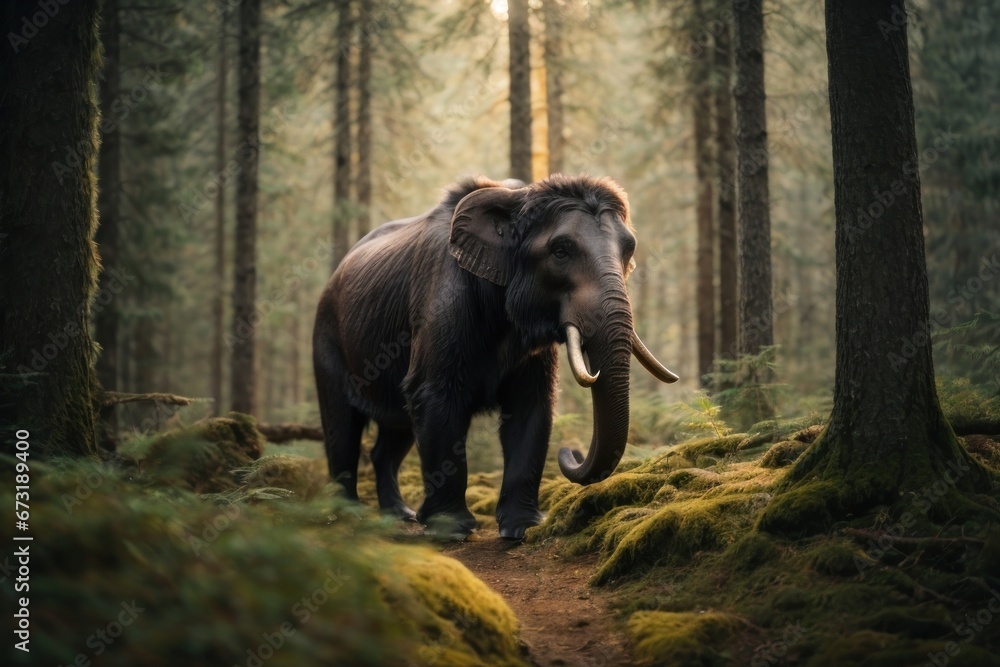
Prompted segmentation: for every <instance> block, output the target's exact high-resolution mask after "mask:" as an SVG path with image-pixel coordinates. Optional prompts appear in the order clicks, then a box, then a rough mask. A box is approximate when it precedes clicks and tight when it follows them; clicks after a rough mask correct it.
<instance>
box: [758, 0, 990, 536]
mask: <svg viewBox="0 0 1000 667" xmlns="http://www.w3.org/2000/svg"><path fill="white" fill-rule="evenodd" d="M905 16H906V14H905V9H904V6H903V2H902V0H836V1H835V2H834V1H828V2H827V3H826V28H827V54H828V57H829V82H830V84H829V85H830V116H831V127H832V134H833V167H834V195H835V205H836V220H837V233H836V256H837V308H836V312H837V325H836V330H837V366H836V380H835V382H834V395H833V402H834V403H833V411H832V413H831V414H830V419H829V422H828V425H827V428H826V431H825V432H824V433H823V435H822V436H821V437H820V438H819V440H818V441H817V442H816V443H815V444H814V445H813V447H812V448H811V449H810V450H809V451H808V452H807V453H806V454H805V455H804V456H803V457H802V458H801V459H800V460H799V462H798V463H797V464H796V466H795V468H794V469H793V470H792V471H791V473H790V474H789V477H788V481H789V482H790V483H791V485H790V488H786V489H785V490H784V492H783V493H781V494H780V495H778V496H776V498H775V500H774V501H773V502H772V504H771V505H770V506H769V507H768V508H767V510H766V512H765V515H764V517H763V518H762V523H761V525H762V526H763V527H765V528H768V529H775V530H780V531H783V532H798V533H804V532H816V531H824V532H825V531H826V530H827V528H828V527H829V526H830V525H831V524H832V523H833V522H834V521H836V520H839V519H843V518H847V517H848V516H857V515H858V514H859V513H861V512H863V511H865V510H867V509H870V508H872V507H874V506H876V505H883V504H890V505H891V504H895V503H905V504H906V505H907V506H912V507H914V508H917V511H929V508H927V509H925V510H919V505H918V504H917V503H916V502H915V500H914V499H922V500H926V499H927V493H926V491H927V490H928V489H938V488H939V487H938V486H937V485H943V486H942V488H943V489H945V490H944V491H942V492H941V493H937V491H935V492H934V493H932V494H931V497H935V498H941V500H934V501H932V502H933V503H934V504H935V505H938V504H939V503H940V505H938V508H939V509H940V506H941V505H944V506H945V507H944V508H943V509H944V510H945V511H949V510H950V511H951V512H953V511H954V509H955V508H958V507H963V508H968V507H970V506H971V505H972V503H971V502H970V500H969V499H964V502H962V501H957V500H956V498H955V496H956V490H962V491H977V490H980V491H985V490H988V489H989V488H990V479H989V475H988V473H986V471H985V470H984V469H983V468H982V467H981V466H980V465H979V464H977V463H976V462H975V461H973V460H971V459H970V458H969V456H968V454H967V453H966V452H965V451H964V449H963V448H962V447H961V446H960V445H959V444H958V441H957V439H956V437H955V434H954V432H953V431H952V429H951V426H950V425H949V424H948V422H947V420H946V419H945V418H944V415H943V414H942V412H941V407H940V405H939V403H938V399H937V393H936V391H935V388H934V366H933V361H932V358H931V346H930V341H929V333H930V332H929V328H928V318H929V305H928V291H927V265H926V260H925V257H924V237H923V220H922V215H921V208H920V177H919V174H913V175H912V176H910V175H909V172H908V171H907V169H906V165H907V164H916V163H917V143H916V136H915V132H914V116H913V113H914V112H913V92H912V89H911V88H910V74H909V61H908V57H907V38H906V27H905V22H903V21H901V20H900V17H905ZM885 26H888V27H889V29H888V30H884V27H885ZM904 175H905V176H904ZM806 494H810V495H808V496H807V495H806ZM929 504H930V503H929ZM949 513H950V512H949ZM940 514H943V513H940ZM932 518H933V515H932ZM951 519H952V517H949V521H950V520H951ZM994 520H995V513H994Z"/></svg>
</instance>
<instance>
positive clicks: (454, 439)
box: [411, 399, 478, 538]
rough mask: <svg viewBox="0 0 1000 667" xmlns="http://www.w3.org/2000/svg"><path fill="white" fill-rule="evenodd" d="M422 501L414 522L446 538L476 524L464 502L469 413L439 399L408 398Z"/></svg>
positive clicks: (468, 529) (459, 535) (463, 532)
mask: <svg viewBox="0 0 1000 667" xmlns="http://www.w3.org/2000/svg"><path fill="white" fill-rule="evenodd" d="M414 405H415V406H416V407H415V409H413V410H412V417H413V422H414V424H413V425H414V432H415V434H416V437H417V451H418V453H419V454H420V467H421V471H422V473H423V478H424V502H423V505H421V507H420V509H419V510H418V511H417V521H419V522H420V523H422V524H424V525H425V526H428V527H430V528H431V529H432V531H433V532H435V533H439V534H442V535H445V536H447V537H462V538H464V537H466V536H467V535H469V534H470V533H472V531H474V530H475V529H476V528H477V526H478V524H477V522H476V518H475V517H474V516H473V515H472V512H470V511H469V508H468V506H467V505H466V504H465V490H466V487H467V485H468V481H469V480H468V477H469V468H468V462H467V460H466V455H465V438H466V435H467V433H468V430H469V423H470V421H471V414H470V413H469V412H468V411H464V410H460V409H457V408H455V407H454V406H450V405H447V404H446V401H442V400H440V399H431V400H430V401H427V400H420V399H418V400H416V401H411V406H414Z"/></svg>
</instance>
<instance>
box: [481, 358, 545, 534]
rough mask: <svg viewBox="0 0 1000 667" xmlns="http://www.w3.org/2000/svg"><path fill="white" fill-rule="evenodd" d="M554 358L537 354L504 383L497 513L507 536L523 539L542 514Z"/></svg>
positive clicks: (502, 390)
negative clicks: (540, 497) (541, 489)
mask: <svg viewBox="0 0 1000 667" xmlns="http://www.w3.org/2000/svg"><path fill="white" fill-rule="evenodd" d="M556 363H557V362H556V358H555V354H554V353H553V354H552V355H551V356H549V355H540V356H538V357H533V358H532V359H531V360H530V361H529V362H528V364H527V366H526V367H525V368H523V369H522V370H521V371H520V372H518V373H516V374H515V375H514V376H513V377H511V378H509V379H508V380H507V381H505V383H504V385H503V386H502V387H501V392H500V409H501V414H500V443H501V445H502V446H503V458H504V467H503V483H502V484H501V487H500V499H499V500H498V502H497V515H496V516H497V524H498V525H499V526H500V536H501V537H503V538H504V539H510V540H523V539H524V533H525V531H526V530H527V529H528V528H530V527H531V526H537V525H538V524H540V523H541V522H542V519H543V517H542V513H541V512H540V511H539V509H538V487H539V485H540V484H541V481H542V471H543V469H544V468H545V454H546V452H547V451H548V446H549V436H551V435H552V410H553V405H554V402H555V381H556Z"/></svg>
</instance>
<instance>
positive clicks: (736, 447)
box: [677, 433, 773, 460]
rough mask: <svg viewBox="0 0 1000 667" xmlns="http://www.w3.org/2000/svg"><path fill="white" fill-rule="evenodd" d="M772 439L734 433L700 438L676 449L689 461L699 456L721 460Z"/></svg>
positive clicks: (763, 435) (764, 436)
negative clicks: (719, 436)
mask: <svg viewBox="0 0 1000 667" xmlns="http://www.w3.org/2000/svg"><path fill="white" fill-rule="evenodd" d="M772 437H773V436H772V435H771V434H770V433H758V434H752V435H751V434H746V433H735V434H733V435H726V436H723V437H721V438H702V439H700V440H694V441H692V442H689V443H687V444H684V445H682V446H680V447H678V448H677V452H678V453H679V454H681V455H682V456H684V457H685V458H688V459H691V460H697V459H698V457H700V456H713V457H718V458H723V457H726V456H731V455H733V454H736V453H738V452H742V451H746V450H749V449H754V448H756V447H759V446H761V445H764V444H767V443H768V442H771V440H772Z"/></svg>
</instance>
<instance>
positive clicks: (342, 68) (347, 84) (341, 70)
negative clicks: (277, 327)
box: [332, 0, 354, 269]
mask: <svg viewBox="0 0 1000 667" xmlns="http://www.w3.org/2000/svg"><path fill="white" fill-rule="evenodd" d="M338 6H339V13H340V16H339V18H338V19H337V32H336V45H335V46H336V48H337V79H336V83H335V86H334V101H333V106H334V108H333V253H332V254H333V268H334V269H336V268H337V265H338V264H340V260H341V259H343V258H344V255H346V254H347V250H348V247H349V246H350V241H351V229H350V213H351V201H350V199H351V179H352V173H351V148H352V147H351V51H352V46H351V42H352V34H351V33H352V32H353V30H354V16H353V10H354V7H353V2H351V0H340V2H339V3H338Z"/></svg>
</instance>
